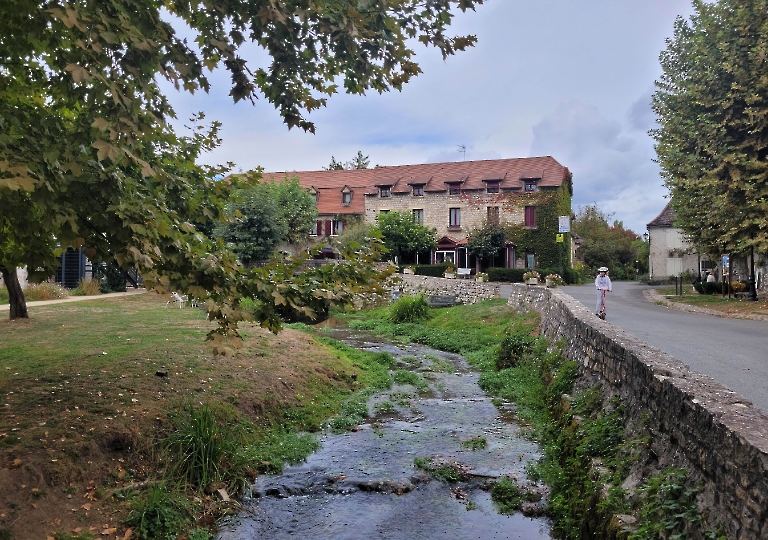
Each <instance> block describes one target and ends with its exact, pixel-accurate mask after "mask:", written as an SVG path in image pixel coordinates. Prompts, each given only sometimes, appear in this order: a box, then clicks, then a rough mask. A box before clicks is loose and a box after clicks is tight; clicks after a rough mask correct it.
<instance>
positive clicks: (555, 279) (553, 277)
mask: <svg viewBox="0 0 768 540" xmlns="http://www.w3.org/2000/svg"><path fill="white" fill-rule="evenodd" d="M547 281H551V282H552V286H553V287H559V286H560V285H562V284H563V278H561V277H560V275H559V274H548V275H547Z"/></svg>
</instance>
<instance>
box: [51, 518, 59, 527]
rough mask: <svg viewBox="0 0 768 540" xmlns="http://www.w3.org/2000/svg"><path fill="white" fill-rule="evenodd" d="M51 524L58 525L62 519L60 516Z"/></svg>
mask: <svg viewBox="0 0 768 540" xmlns="http://www.w3.org/2000/svg"><path fill="white" fill-rule="evenodd" d="M51 525H56V526H57V527H58V526H59V525H61V519H60V518H56V519H54V520H53V521H51Z"/></svg>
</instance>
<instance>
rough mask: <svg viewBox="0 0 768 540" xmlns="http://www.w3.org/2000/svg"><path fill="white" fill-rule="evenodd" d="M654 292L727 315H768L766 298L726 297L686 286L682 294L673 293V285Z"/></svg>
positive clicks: (675, 300)
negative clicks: (700, 292) (702, 292)
mask: <svg viewBox="0 0 768 540" xmlns="http://www.w3.org/2000/svg"><path fill="white" fill-rule="evenodd" d="M656 292H658V293H659V294H660V295H662V296H666V298H667V300H669V301H670V302H675V303H679V304H687V305H689V306H694V307H700V308H707V309H713V310H715V311H721V312H723V313H725V314H728V315H734V314H739V315H768V298H759V299H758V300H757V301H756V302H755V301H750V300H747V299H745V298H735V297H731V298H728V296H727V295H726V296H725V297H723V296H722V295H718V294H699V293H697V292H696V291H695V290H691V289H689V288H687V287H686V288H685V291H684V293H685V294H682V295H675V288H674V287H659V288H657V289H656Z"/></svg>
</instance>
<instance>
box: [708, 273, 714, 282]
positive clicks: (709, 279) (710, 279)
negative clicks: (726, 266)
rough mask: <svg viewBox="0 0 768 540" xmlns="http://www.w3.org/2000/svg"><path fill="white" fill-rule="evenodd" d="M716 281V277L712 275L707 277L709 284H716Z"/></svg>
mask: <svg viewBox="0 0 768 540" xmlns="http://www.w3.org/2000/svg"><path fill="white" fill-rule="evenodd" d="M715 281H716V280H715V276H714V275H712V274H709V275H708V276H707V283H714V282H715Z"/></svg>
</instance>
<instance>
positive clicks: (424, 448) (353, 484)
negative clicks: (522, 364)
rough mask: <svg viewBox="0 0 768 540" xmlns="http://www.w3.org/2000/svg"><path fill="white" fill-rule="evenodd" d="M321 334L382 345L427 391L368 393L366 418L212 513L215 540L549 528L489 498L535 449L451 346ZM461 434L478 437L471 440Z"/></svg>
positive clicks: (407, 536)
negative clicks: (423, 462)
mask: <svg viewBox="0 0 768 540" xmlns="http://www.w3.org/2000/svg"><path fill="white" fill-rule="evenodd" d="M325 335H327V336H328V337H332V338H334V339H338V340H341V341H343V342H344V343H346V344H347V345H349V346H351V347H355V348H358V349H363V350H367V351H372V352H380V351H384V352H388V353H390V354H391V355H392V356H394V357H395V358H396V359H397V365H396V369H408V370H409V371H413V372H416V373H418V374H419V375H421V376H422V377H423V378H424V379H425V380H426V381H427V382H428V383H429V390H422V391H421V392H419V391H418V390H417V389H416V388H415V387H413V386H411V385H393V386H392V388H391V389H389V390H387V391H384V392H382V393H380V394H376V395H374V396H373V397H372V398H371V399H370V400H369V402H368V406H369V412H370V414H371V418H369V423H367V424H364V425H362V426H359V428H358V429H357V430H356V431H352V432H348V433H344V434H340V435H336V434H331V433H330V432H329V433H327V434H325V435H324V436H322V437H321V443H322V448H321V449H320V450H318V451H317V452H316V453H314V454H312V455H311V456H309V457H308V458H307V461H306V462H304V463H302V464H299V465H295V466H291V467H286V469H285V470H284V471H283V473H282V474H280V475H275V476H262V477H259V478H258V479H257V480H256V482H255V483H254V485H253V486H252V488H251V492H250V494H247V496H246V497H245V499H244V500H243V509H242V511H241V512H240V513H239V514H238V515H237V516H234V517H232V518H229V519H228V520H226V521H225V522H223V523H222V524H221V527H220V531H219V534H218V536H217V539H218V540H253V539H270V540H271V539H282V538H302V539H303V538H312V539H313V540H326V539H328V540H331V539H333V540H339V539H350V540H352V539H356V540H357V539H368V538H387V539H388V540H415V539H424V540H431V539H456V540H459V539H461V540H467V539H470V538H477V539H499V540H501V539H506V538H523V539H527V540H536V539H549V538H551V537H550V534H549V528H550V527H549V524H548V522H547V520H546V519H545V518H541V517H532V518H531V517H525V516H523V514H521V513H520V512H518V513H515V514H513V515H509V516H507V515H502V514H499V513H498V511H497V509H496V508H495V506H494V503H493V502H492V501H491V494H490V491H489V490H488V488H489V486H490V484H491V483H492V482H493V481H494V480H495V479H498V478H500V477H502V476H505V475H506V476H509V477H511V478H513V479H515V480H517V481H518V482H519V483H520V484H525V483H526V477H525V473H524V468H525V465H526V464H527V463H528V462H530V461H531V460H535V459H537V458H538V457H539V455H538V453H537V446H536V445H535V444H534V443H533V442H531V441H528V440H526V439H524V438H522V437H520V427H519V426H518V425H517V424H516V423H515V421H514V420H513V418H512V414H511V413H504V412H503V411H500V410H499V409H498V408H497V407H495V406H494V405H493V403H492V402H491V399H490V398H489V397H488V396H486V395H485V393H484V392H483V391H482V390H481V389H480V387H479V386H478V384H477V382H478V378H479V376H478V374H477V373H475V372H473V371H472V370H471V369H470V367H469V365H468V364H467V362H466V360H465V359H464V358H463V357H462V356H460V355H457V354H452V353H446V352H442V351H438V350H435V349H430V348H428V347H423V346H420V345H413V344H409V345H402V346H396V345H392V344H390V343H387V342H385V341H383V340H380V339H379V338H372V337H371V336H366V335H364V334H362V333H359V332H354V331H349V330H338V331H334V333H330V334H325ZM473 438H484V439H485V441H487V446H486V447H485V448H480V449H475V450H473V449H472V448H470V447H469V443H468V441H470V440H471V439H473ZM475 440H478V439H475ZM462 443H465V444H462ZM414 458H433V463H437V464H443V463H445V464H454V465H455V464H459V469H460V470H461V471H462V472H463V473H464V474H463V475H462V480H461V481H459V482H456V483H448V482H445V481H442V480H439V479H437V478H435V477H434V475H431V474H429V473H428V472H425V471H424V470H422V469H419V468H416V467H415V466H414ZM526 504H527V511H526V514H528V515H536V514H539V513H540V510H541V505H543V501H540V502H538V503H526Z"/></svg>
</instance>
